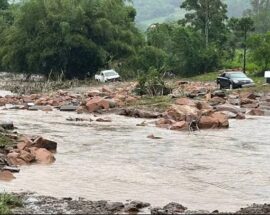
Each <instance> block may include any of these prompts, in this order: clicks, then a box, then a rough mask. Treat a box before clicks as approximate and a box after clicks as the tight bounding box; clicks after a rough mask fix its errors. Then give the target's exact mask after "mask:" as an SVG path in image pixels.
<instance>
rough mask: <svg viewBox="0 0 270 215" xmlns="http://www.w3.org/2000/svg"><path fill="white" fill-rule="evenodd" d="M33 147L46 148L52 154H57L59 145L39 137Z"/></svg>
mask: <svg viewBox="0 0 270 215" xmlns="http://www.w3.org/2000/svg"><path fill="white" fill-rule="evenodd" d="M31 147H37V148H45V149H47V150H48V151H50V152H56V149H57V143H56V142H54V141H51V140H47V139H44V138H42V137H37V138H36V139H35V140H34V142H33V144H31Z"/></svg>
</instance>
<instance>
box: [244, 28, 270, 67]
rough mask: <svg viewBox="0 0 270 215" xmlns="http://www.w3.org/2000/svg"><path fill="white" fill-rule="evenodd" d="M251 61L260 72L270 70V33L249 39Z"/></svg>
mask: <svg viewBox="0 0 270 215" xmlns="http://www.w3.org/2000/svg"><path fill="white" fill-rule="evenodd" d="M248 42H249V46H250V47H251V56H252V59H253V60H254V61H255V62H256V63H257V64H258V65H259V67H260V68H261V70H262V71H266V70H268V69H270V32H268V33H266V34H256V35H253V36H251V37H250V38H249V41H248Z"/></svg>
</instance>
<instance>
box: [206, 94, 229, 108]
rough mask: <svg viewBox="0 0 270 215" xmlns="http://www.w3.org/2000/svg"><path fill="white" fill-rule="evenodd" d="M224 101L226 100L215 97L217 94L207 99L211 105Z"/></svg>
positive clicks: (223, 102)
mask: <svg viewBox="0 0 270 215" xmlns="http://www.w3.org/2000/svg"><path fill="white" fill-rule="evenodd" d="M225 103H226V100H225V99H224V98H221V97H217V96H215V97H213V98H211V99H210V100H209V104H210V105H212V106H216V105H220V104H225Z"/></svg>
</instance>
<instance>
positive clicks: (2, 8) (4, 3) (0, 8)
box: [0, 0, 9, 10]
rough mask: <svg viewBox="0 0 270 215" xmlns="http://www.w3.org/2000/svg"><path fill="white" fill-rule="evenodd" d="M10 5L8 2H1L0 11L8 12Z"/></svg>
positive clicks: (0, 0) (5, 0)
mask: <svg viewBox="0 0 270 215" xmlns="http://www.w3.org/2000/svg"><path fill="white" fill-rule="evenodd" d="M8 5H9V4H8V0H0V10H6V9H7V8H8Z"/></svg>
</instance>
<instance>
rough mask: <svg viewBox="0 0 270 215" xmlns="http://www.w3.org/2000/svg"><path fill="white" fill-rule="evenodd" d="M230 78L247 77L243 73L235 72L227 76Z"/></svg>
mask: <svg viewBox="0 0 270 215" xmlns="http://www.w3.org/2000/svg"><path fill="white" fill-rule="evenodd" d="M229 77H230V78H247V76H246V75H245V74H244V73H243V72H235V73H231V74H229Z"/></svg>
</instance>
